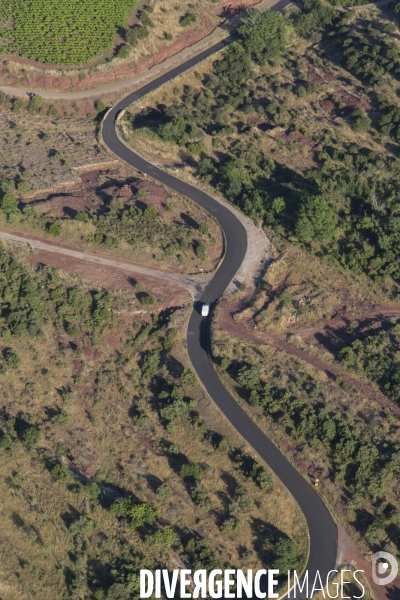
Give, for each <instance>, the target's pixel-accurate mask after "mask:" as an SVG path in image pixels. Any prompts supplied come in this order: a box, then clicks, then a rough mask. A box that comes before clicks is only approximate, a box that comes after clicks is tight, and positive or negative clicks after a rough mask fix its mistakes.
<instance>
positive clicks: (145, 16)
mask: <svg viewBox="0 0 400 600" xmlns="http://www.w3.org/2000/svg"><path fill="white" fill-rule="evenodd" d="M139 21H140V22H141V23H142V24H143V25H145V26H146V27H154V23H153V21H152V20H151V19H150V17H149V15H148V12H145V11H143V12H141V13H140V15H139Z"/></svg>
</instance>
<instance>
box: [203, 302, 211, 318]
mask: <svg viewBox="0 0 400 600" xmlns="http://www.w3.org/2000/svg"><path fill="white" fill-rule="evenodd" d="M209 312H210V305H209V304H203V306H202V307H201V316H202V317H208V314H209Z"/></svg>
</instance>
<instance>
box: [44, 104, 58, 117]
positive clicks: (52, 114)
mask: <svg viewBox="0 0 400 600" xmlns="http://www.w3.org/2000/svg"><path fill="white" fill-rule="evenodd" d="M47 114H48V115H49V117H59V116H60V115H59V114H58V110H57V108H56V107H55V106H54V104H50V106H49V108H48V110H47Z"/></svg>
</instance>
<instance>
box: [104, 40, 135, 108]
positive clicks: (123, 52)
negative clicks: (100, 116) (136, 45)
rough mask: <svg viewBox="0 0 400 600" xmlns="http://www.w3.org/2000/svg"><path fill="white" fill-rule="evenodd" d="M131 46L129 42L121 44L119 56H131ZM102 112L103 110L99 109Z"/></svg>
mask: <svg viewBox="0 0 400 600" xmlns="http://www.w3.org/2000/svg"><path fill="white" fill-rule="evenodd" d="M130 51H131V50H130V48H129V45H128V44H124V45H123V46H121V48H119V50H118V51H117V54H116V56H117V58H126V57H127V56H129V54H130ZM99 112H101V111H99Z"/></svg>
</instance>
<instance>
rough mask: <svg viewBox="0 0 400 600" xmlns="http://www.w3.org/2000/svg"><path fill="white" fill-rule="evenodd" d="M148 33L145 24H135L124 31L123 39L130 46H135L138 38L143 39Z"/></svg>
mask: <svg viewBox="0 0 400 600" xmlns="http://www.w3.org/2000/svg"><path fill="white" fill-rule="evenodd" d="M149 35H150V32H149V29H148V27H146V25H137V26H136V27H132V28H131V29H128V30H127V31H126V33H125V39H126V41H127V42H128V44H130V45H131V46H132V47H135V46H136V45H137V43H138V41H139V40H144V39H146V38H147V37H148V36H149Z"/></svg>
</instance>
